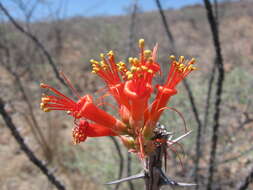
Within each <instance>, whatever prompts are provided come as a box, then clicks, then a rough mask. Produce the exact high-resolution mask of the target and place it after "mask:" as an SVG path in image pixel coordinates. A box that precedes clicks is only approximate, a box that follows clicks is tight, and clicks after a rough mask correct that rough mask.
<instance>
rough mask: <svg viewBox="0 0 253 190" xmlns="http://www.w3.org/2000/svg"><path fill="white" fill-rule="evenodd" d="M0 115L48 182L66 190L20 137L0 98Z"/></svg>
mask: <svg viewBox="0 0 253 190" xmlns="http://www.w3.org/2000/svg"><path fill="white" fill-rule="evenodd" d="M0 114H1V115H2V118H3V120H4V121H5V123H6V126H7V127H8V128H9V130H10V131H11V134H12V136H13V137H14V138H15V140H16V141H17V143H18V144H19V146H20V148H21V150H23V151H24V153H25V154H26V156H27V157H28V158H29V159H30V161H31V162H32V163H33V164H34V165H36V166H37V167H38V168H39V169H40V170H41V171H42V173H43V174H44V175H46V176H47V178H48V180H49V181H50V182H51V183H52V184H53V185H54V186H55V187H56V188H57V189H58V190H65V187H64V185H62V184H61V182H60V181H58V180H57V179H56V177H55V176H54V175H53V173H52V172H50V171H49V170H48V168H47V167H46V165H45V164H43V163H42V162H41V161H40V160H39V159H38V158H37V157H36V156H35V154H34V153H33V152H32V150H31V149H30V148H29V147H28V146H27V145H26V143H25V141H24V139H23V137H22V136H21V135H20V133H19V132H18V130H17V127H16V126H15V125H14V123H13V122H12V118H11V117H10V115H9V114H8V113H7V112H6V110H5V108H4V102H3V100H2V99H1V98H0Z"/></svg>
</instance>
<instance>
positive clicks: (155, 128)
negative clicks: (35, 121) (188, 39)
mask: <svg viewBox="0 0 253 190" xmlns="http://www.w3.org/2000/svg"><path fill="white" fill-rule="evenodd" d="M157 48H158V45H156V46H155V47H154V49H153V51H151V50H145V49H144V40H143V39H140V40H139V49H140V52H139V58H133V57H130V58H129V65H130V68H129V69H128V67H127V65H126V64H125V63H123V62H116V61H115V56H114V53H113V51H109V52H108V53H107V54H106V55H105V54H101V55H100V57H101V61H96V60H93V59H92V60H91V61H90V62H91V66H92V73H94V74H97V75H98V76H99V77H100V78H102V79H103V80H104V82H105V84H106V89H107V92H106V95H111V96H112V97H113V98H114V99H115V101H116V104H117V113H118V116H114V115H112V114H110V113H108V112H106V111H104V110H103V109H102V108H100V107H99V106H101V105H107V104H106V103H105V102H104V101H98V102H96V101H94V99H93V97H92V96H91V95H89V94H87V95H84V96H82V97H81V96H80V95H78V93H77V92H76V91H75V90H74V88H73V86H72V85H71V84H70V82H69V80H68V79H67V78H66V77H64V78H65V80H66V81H67V83H68V84H69V86H70V88H71V89H72V90H73V92H74V94H75V95H76V96H77V97H78V101H74V100H72V99H70V98H69V97H67V96H65V95H64V94H62V93H61V92H59V91H58V90H56V89H55V88H53V87H51V86H50V85H48V84H43V83H42V84H41V88H44V89H48V90H49V91H51V95H48V94H43V95H42V99H41V109H42V110H43V111H45V112H48V111H51V110H63V111H67V113H68V114H69V115H70V116H72V117H74V119H75V122H74V123H75V127H74V129H73V133H72V135H73V141H74V143H76V144H77V143H80V142H83V141H85V140H86V139H87V138H88V137H89V138H91V137H102V136H118V137H119V139H120V140H121V141H122V143H123V144H124V145H125V147H126V148H127V149H128V150H129V152H132V153H135V154H136V155H137V156H138V157H139V159H140V161H141V162H143V167H144V168H143V172H142V173H141V174H139V175H135V177H136V178H141V177H142V178H144V179H145V183H146V189H148V190H157V189H160V187H161V186H162V185H166V184H168V185H183V186H185V185H186V186H187V185H192V184H185V183H177V182H175V181H172V180H169V179H168V178H166V176H165V175H164V173H163V171H162V161H163V159H164V158H165V160H166V154H167V149H168V148H169V146H171V145H173V144H174V143H177V142H178V141H179V140H180V139H182V138H183V137H185V136H186V135H187V134H189V132H186V134H185V135H183V136H181V137H179V138H177V139H175V140H172V136H171V133H169V132H167V131H166V129H165V128H164V127H163V126H162V125H159V124H158V121H159V118H160V117H161V115H162V114H163V112H164V111H165V110H167V109H172V110H174V111H176V112H177V113H179V112H178V111H177V110H176V109H173V108H169V107H167V103H168V101H169V100H170V98H171V97H172V96H173V95H175V94H177V90H176V86H177V85H178V84H179V83H180V81H182V80H183V79H184V78H185V77H186V76H187V75H188V74H189V73H191V72H192V71H193V70H195V69H196V67H194V66H193V64H194V63H195V59H191V60H186V59H185V58H184V57H183V56H180V57H179V59H178V60H177V59H176V58H175V56H170V59H171V61H170V70H169V73H168V76H167V80H166V82H165V83H164V84H153V78H154V77H155V76H157V75H158V74H161V70H160V66H159V64H158V62H157ZM152 93H154V94H155V98H154V100H151V95H152ZM103 97H104V96H102V97H101V99H103ZM101 99H100V100H101ZM179 115H180V116H181V117H182V115H181V113H179ZM133 178H134V176H133V177H132V178H126V180H129V179H133ZM122 181H124V179H123V180H118V181H116V182H115V183H117V182H122Z"/></svg>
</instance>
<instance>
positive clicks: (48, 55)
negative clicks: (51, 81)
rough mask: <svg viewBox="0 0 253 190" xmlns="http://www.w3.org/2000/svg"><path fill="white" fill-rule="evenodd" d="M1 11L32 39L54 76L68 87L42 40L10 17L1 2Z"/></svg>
mask: <svg viewBox="0 0 253 190" xmlns="http://www.w3.org/2000/svg"><path fill="white" fill-rule="evenodd" d="M0 9H1V10H2V11H3V13H4V14H5V15H6V16H7V18H8V19H9V20H10V21H11V23H12V24H13V25H14V26H15V27H16V28H17V29H18V30H19V31H20V32H21V33H23V34H24V35H25V36H26V37H28V38H29V39H31V40H32V41H33V42H34V43H35V44H36V46H37V47H38V48H40V50H41V51H42V52H43V54H44V55H45V57H46V58H47V60H48V63H49V64H50V65H51V67H52V69H53V71H54V74H55V76H56V78H57V79H58V80H59V81H60V82H61V84H63V85H64V86H67V85H66V83H65V81H64V80H63V79H62V78H61V76H60V73H59V71H58V69H57V67H56V64H55V62H54V60H53V58H52V56H51V55H50V53H49V52H48V51H47V49H46V48H45V46H44V45H43V44H42V43H41V42H40V40H39V39H38V38H37V37H36V36H35V35H33V34H32V33H30V32H29V31H26V30H25V29H24V28H23V27H22V26H21V25H20V24H19V23H18V22H16V20H15V19H14V18H13V17H12V16H11V15H10V13H9V12H8V10H7V9H6V8H5V7H4V6H3V4H2V3H1V2H0Z"/></svg>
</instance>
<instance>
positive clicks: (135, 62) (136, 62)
mask: <svg viewBox="0 0 253 190" xmlns="http://www.w3.org/2000/svg"><path fill="white" fill-rule="evenodd" d="M133 63H134V65H138V64H139V60H138V58H136V57H135V58H134V59H133Z"/></svg>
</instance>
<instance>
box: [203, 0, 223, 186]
mask: <svg viewBox="0 0 253 190" xmlns="http://www.w3.org/2000/svg"><path fill="white" fill-rule="evenodd" d="M204 3H205V7H206V13H207V18H208V21H209V24H210V28H211V31H212V37H213V44H214V47H215V53H216V58H217V63H216V64H217V68H218V78H217V89H216V100H215V113H214V116H213V120H214V125H213V135H212V145H211V153H210V160H209V170H208V171H209V176H208V183H207V190H211V189H212V183H213V174H214V169H215V160H216V150H217V145H218V136H219V127H220V122H219V120H220V104H221V95H222V89H223V81H224V66H223V58H222V54H221V46H220V40H219V32H218V27H217V24H216V20H215V17H214V14H213V10H212V5H211V3H210V1H209V0H204Z"/></svg>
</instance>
